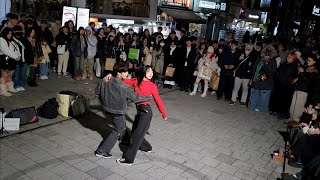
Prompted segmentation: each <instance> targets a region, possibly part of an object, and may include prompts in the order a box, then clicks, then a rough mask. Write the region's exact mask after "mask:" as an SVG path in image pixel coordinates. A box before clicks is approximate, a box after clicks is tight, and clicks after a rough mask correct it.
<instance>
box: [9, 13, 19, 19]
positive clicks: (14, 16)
mask: <svg viewBox="0 0 320 180" xmlns="http://www.w3.org/2000/svg"><path fill="white" fill-rule="evenodd" d="M9 19H19V17H18V16H17V15H15V14H11V15H10V17H9Z"/></svg>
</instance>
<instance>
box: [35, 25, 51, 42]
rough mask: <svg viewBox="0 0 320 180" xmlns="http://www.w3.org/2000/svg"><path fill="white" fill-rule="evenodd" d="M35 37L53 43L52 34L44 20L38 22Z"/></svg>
mask: <svg viewBox="0 0 320 180" xmlns="http://www.w3.org/2000/svg"><path fill="white" fill-rule="evenodd" d="M37 38H38V39H39V40H40V41H41V40H42V39H46V40H47V43H48V44H49V45H50V44H52V43H53V41H54V39H53V35H52V32H51V31H50V30H49V28H48V24H47V21H46V20H42V21H41V24H40V28H39V30H38V31H37Z"/></svg>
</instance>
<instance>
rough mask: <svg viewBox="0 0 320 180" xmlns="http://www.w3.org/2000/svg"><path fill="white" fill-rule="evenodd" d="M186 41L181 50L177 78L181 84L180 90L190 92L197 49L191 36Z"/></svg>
mask: <svg viewBox="0 0 320 180" xmlns="http://www.w3.org/2000/svg"><path fill="white" fill-rule="evenodd" d="M185 43H186V45H183V46H182V47H181V49H180V52H179V59H178V61H179V62H178V69H179V71H178V74H177V76H178V77H177V79H178V82H179V85H180V91H185V92H189V89H191V82H192V81H191V78H192V74H193V70H194V68H193V67H194V62H195V59H196V49H195V48H194V47H192V44H191V38H188V39H186V41H185Z"/></svg>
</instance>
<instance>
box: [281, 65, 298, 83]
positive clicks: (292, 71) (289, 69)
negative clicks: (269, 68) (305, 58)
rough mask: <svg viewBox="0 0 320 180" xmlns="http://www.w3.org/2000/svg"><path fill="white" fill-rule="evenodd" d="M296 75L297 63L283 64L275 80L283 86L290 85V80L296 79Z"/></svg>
mask: <svg viewBox="0 0 320 180" xmlns="http://www.w3.org/2000/svg"><path fill="white" fill-rule="evenodd" d="M297 74H298V61H295V62H292V63H288V62H287V61H285V62H283V63H282V64H281V65H280V67H279V68H278V71H277V79H278V81H279V83H280V84H281V85H283V86H287V85H290V84H291V82H292V80H293V79H294V78H295V77H297Z"/></svg>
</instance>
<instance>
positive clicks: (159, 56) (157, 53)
mask: <svg viewBox="0 0 320 180" xmlns="http://www.w3.org/2000/svg"><path fill="white" fill-rule="evenodd" d="M165 45H166V43H165V40H164V39H161V40H160V41H159V44H158V45H157V47H156V48H155V50H154V51H153V58H152V59H153V61H152V67H154V70H155V72H156V73H157V74H158V75H163V68H164V54H165Z"/></svg>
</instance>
